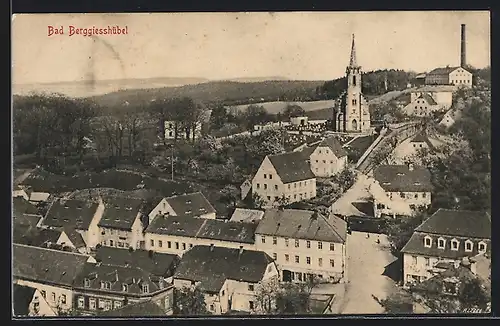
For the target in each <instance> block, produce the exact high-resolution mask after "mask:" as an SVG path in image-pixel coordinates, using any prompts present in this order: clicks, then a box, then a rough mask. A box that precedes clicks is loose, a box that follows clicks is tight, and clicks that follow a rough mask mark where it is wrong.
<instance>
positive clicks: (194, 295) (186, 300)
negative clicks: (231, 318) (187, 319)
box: [174, 287, 210, 316]
mask: <svg viewBox="0 0 500 326" xmlns="http://www.w3.org/2000/svg"><path fill="white" fill-rule="evenodd" d="M208 314H210V313H209V312H208V310H207V307H206V303H205V296H204V294H203V292H201V291H200V289H198V288H189V287H183V288H181V289H177V288H174V315H178V316H197V315H208Z"/></svg>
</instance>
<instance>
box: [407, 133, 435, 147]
mask: <svg viewBox="0 0 500 326" xmlns="http://www.w3.org/2000/svg"><path fill="white" fill-rule="evenodd" d="M410 143H426V144H427V146H429V148H430V149H432V150H434V149H435V148H436V147H435V146H434V145H433V144H432V143H431V141H430V140H429V137H428V136H427V133H426V132H425V131H422V132H420V133H418V134H417V135H416V136H415V137H413V138H412V140H411V141H410Z"/></svg>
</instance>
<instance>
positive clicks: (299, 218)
mask: <svg viewBox="0 0 500 326" xmlns="http://www.w3.org/2000/svg"><path fill="white" fill-rule="evenodd" d="M313 215H315V214H314V212H313V211H306V210H299V209H284V210H280V209H269V210H267V211H266V213H265V214H264V218H263V219H262V221H260V223H259V226H258V227H257V230H256V231H255V233H257V234H264V235H271V236H279V237H285V238H294V239H305V240H314V241H326V242H336V243H344V242H345V240H346V236H347V224H346V222H345V221H344V220H342V219H340V218H338V217H336V216H332V218H330V219H327V218H325V217H324V216H323V215H321V214H316V216H317V217H316V218H313Z"/></svg>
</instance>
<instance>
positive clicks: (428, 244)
mask: <svg viewBox="0 0 500 326" xmlns="http://www.w3.org/2000/svg"><path fill="white" fill-rule="evenodd" d="M424 247H426V248H430V247H432V238H431V237H429V236H426V237H425V238H424Z"/></svg>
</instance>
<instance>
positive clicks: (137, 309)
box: [99, 300, 167, 317]
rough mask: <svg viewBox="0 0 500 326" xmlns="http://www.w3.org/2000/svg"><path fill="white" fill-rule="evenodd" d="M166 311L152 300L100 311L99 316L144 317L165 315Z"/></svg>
mask: <svg viewBox="0 0 500 326" xmlns="http://www.w3.org/2000/svg"><path fill="white" fill-rule="evenodd" d="M166 314H167V311H166V310H165V309H164V308H163V307H161V306H160V305H159V304H157V303H155V302H154V301H152V300H148V301H140V302H138V303H129V304H127V305H125V306H123V307H121V308H120V309H112V310H108V311H102V312H101V313H99V315H100V316H106V317H144V316H148V317H149V316H165V315H166Z"/></svg>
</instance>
